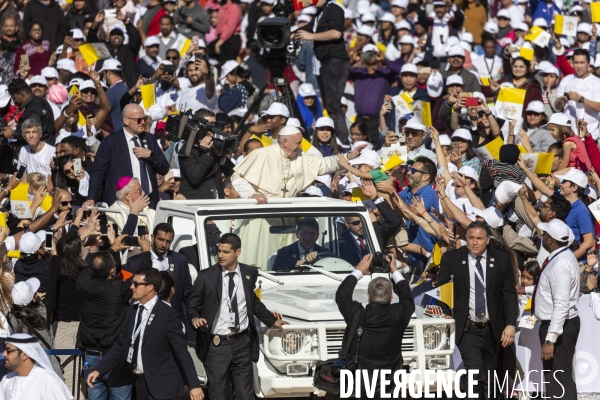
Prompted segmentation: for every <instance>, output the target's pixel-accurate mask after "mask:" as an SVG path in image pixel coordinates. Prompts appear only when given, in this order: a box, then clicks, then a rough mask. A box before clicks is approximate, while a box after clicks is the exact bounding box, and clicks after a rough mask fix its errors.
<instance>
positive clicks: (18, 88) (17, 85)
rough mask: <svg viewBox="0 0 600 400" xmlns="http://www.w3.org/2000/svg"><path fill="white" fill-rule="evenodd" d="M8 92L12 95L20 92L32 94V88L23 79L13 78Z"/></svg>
mask: <svg viewBox="0 0 600 400" xmlns="http://www.w3.org/2000/svg"><path fill="white" fill-rule="evenodd" d="M8 93H9V94H10V95H11V96H14V95H15V94H18V93H25V94H31V88H30V87H29V85H28V84H27V82H25V81H24V80H23V79H13V80H12V82H10V83H9V84H8Z"/></svg>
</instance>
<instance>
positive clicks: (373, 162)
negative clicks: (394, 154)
mask: <svg viewBox="0 0 600 400" xmlns="http://www.w3.org/2000/svg"><path fill="white" fill-rule="evenodd" d="M348 162H349V163H350V165H361V164H366V165H370V166H371V167H373V168H379V167H380V166H381V157H379V154H378V153H377V152H376V151H375V150H367V149H363V150H362V151H361V152H360V155H359V156H358V157H356V158H354V159H352V160H350V161H348Z"/></svg>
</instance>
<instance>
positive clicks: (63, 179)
mask: <svg viewBox="0 0 600 400" xmlns="http://www.w3.org/2000/svg"><path fill="white" fill-rule="evenodd" d="M75 158H76V157H75V156H74V155H73V154H65V155H64V156H60V157H58V158H57V159H56V169H57V171H56V178H55V179H54V183H55V185H56V187H57V188H60V189H67V190H68V189H69V186H70V184H69V181H71V182H72V181H73V180H72V179H69V178H67V176H66V175H65V172H64V167H65V165H67V164H68V163H70V162H73V160H74V159H75Z"/></svg>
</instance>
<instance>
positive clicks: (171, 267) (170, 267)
mask: <svg viewBox="0 0 600 400" xmlns="http://www.w3.org/2000/svg"><path fill="white" fill-rule="evenodd" d="M174 269H175V266H174V265H173V264H169V272H173V270H174Z"/></svg>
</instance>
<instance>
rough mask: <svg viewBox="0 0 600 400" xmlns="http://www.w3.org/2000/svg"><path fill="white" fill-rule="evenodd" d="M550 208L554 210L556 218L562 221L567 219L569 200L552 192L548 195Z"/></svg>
mask: <svg viewBox="0 0 600 400" xmlns="http://www.w3.org/2000/svg"><path fill="white" fill-rule="evenodd" d="M550 200H552V202H551V203H550V210H551V211H554V214H555V215H556V218H557V219H559V220H561V221H564V220H566V219H567V216H568V215H569V213H570V212H571V202H570V201H569V200H567V199H565V198H564V197H562V196H561V195H556V194H553V195H552V196H550Z"/></svg>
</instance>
